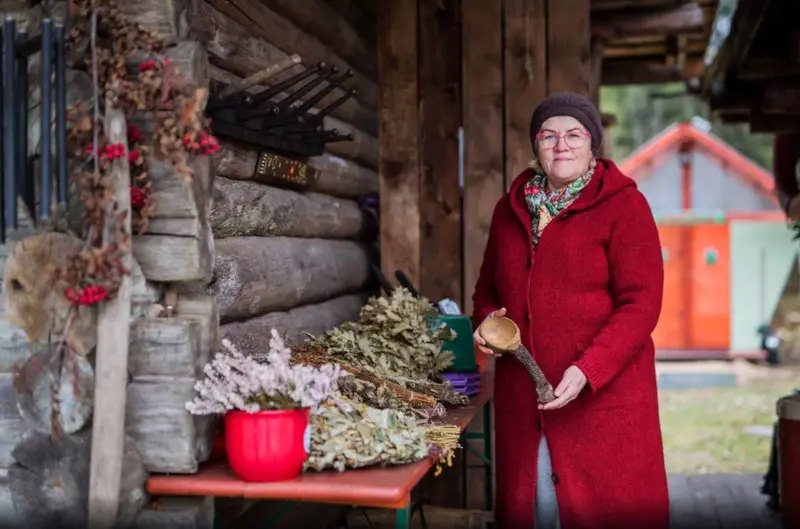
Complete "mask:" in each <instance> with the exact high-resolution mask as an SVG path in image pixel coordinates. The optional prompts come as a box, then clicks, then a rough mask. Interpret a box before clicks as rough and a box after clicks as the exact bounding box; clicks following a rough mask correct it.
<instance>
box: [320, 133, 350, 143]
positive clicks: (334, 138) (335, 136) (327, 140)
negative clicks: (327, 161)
mask: <svg viewBox="0 0 800 529" xmlns="http://www.w3.org/2000/svg"><path fill="white" fill-rule="evenodd" d="M353 138H355V136H353V133H352V132H351V133H350V134H333V135H332V136H329V137H327V138H324V139H323V140H322V141H323V143H335V142H337V141H353Z"/></svg>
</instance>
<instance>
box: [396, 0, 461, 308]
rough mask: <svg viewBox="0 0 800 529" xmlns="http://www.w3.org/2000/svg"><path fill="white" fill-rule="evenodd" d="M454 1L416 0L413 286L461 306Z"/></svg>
mask: <svg viewBox="0 0 800 529" xmlns="http://www.w3.org/2000/svg"><path fill="white" fill-rule="evenodd" d="M460 4H461V2H460V1H459V0H419V44H418V46H419V52H418V53H419V69H418V71H419V110H420V114H421V115H420V121H421V123H420V126H421V128H422V138H421V142H420V151H421V153H420V155H421V166H422V174H421V182H420V201H421V205H420V211H421V222H422V228H421V229H422V235H421V239H422V240H421V242H420V246H421V249H420V252H421V255H424V256H425V258H424V259H422V262H421V263H420V268H421V270H420V276H421V277H420V283H419V288H420V292H422V294H423V295H424V296H427V297H428V298H430V299H432V300H433V301H438V300H440V299H443V298H450V299H452V300H454V301H456V302H457V303H458V304H459V305H463V292H462V286H461V258H460V257H461V233H460V232H461V206H460V189H459V181H458V169H459V168H458V129H459V127H460V125H461V93H460V92H461V42H460V40H461V32H460V16H461V13H460V11H461V10H460ZM383 219H384V221H386V220H388V219H386V218H385V217H384V218H383Z"/></svg>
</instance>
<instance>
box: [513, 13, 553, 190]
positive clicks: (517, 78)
mask: <svg viewBox="0 0 800 529" xmlns="http://www.w3.org/2000/svg"><path fill="white" fill-rule="evenodd" d="M546 7H547V0H506V1H505V2H504V9H505V50H504V53H505V128H506V130H505V153H506V165H505V170H504V173H505V183H504V184H505V187H506V188H508V187H509V186H510V185H511V182H512V181H513V179H514V178H515V177H516V176H517V175H519V174H520V173H521V172H522V171H523V170H524V169H525V168H527V167H528V163H529V162H530V160H531V154H532V153H531V142H530V134H529V130H528V127H529V125H530V116H531V113H532V112H533V109H534V107H535V106H536V105H537V104H538V103H539V101H541V100H542V99H543V98H544V97H545V96H546V95H547V9H546Z"/></svg>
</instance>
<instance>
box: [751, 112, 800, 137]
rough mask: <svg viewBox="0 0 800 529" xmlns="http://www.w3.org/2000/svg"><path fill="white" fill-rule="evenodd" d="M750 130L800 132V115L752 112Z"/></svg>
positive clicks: (757, 131)
mask: <svg viewBox="0 0 800 529" xmlns="http://www.w3.org/2000/svg"><path fill="white" fill-rule="evenodd" d="M748 121H749V123H750V132H753V133H769V134H797V133H800V117H797V116H784V115H781V114H751V115H750V117H749V119H748Z"/></svg>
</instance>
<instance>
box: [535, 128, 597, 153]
mask: <svg viewBox="0 0 800 529" xmlns="http://www.w3.org/2000/svg"><path fill="white" fill-rule="evenodd" d="M589 137H590V135H589V133H588V132H585V131H582V130H571V131H569V132H567V133H566V134H563V135H562V134H559V133H557V132H553V131H551V130H546V131H543V132H540V133H539V134H537V135H536V139H537V140H538V141H539V144H540V145H541V146H542V147H544V148H545V149H552V148H554V147H555V146H556V145H558V140H560V139H561V138H564V143H566V144H567V147H569V148H570V149H580V148H581V147H583V146H584V145H585V144H586V140H588V139H589Z"/></svg>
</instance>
